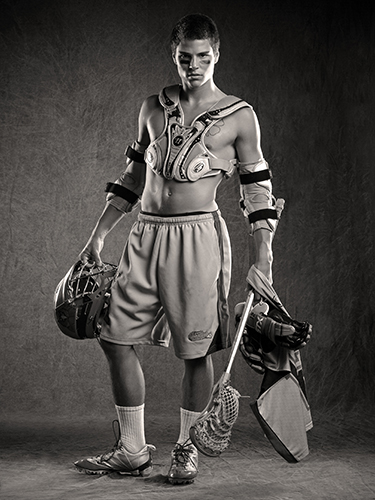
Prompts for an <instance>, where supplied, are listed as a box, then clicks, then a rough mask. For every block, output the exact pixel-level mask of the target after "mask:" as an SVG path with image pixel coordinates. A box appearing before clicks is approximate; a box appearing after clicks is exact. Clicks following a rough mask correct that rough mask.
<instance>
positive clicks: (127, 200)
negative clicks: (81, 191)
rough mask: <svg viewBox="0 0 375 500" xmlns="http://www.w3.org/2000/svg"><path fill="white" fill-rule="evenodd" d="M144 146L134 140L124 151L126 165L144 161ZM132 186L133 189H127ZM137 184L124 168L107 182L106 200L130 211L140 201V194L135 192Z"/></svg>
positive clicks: (123, 209) (122, 209) (126, 211)
mask: <svg viewBox="0 0 375 500" xmlns="http://www.w3.org/2000/svg"><path fill="white" fill-rule="evenodd" d="M145 150H146V146H143V145H142V144H139V142H137V141H135V142H133V144H132V145H131V146H128V148H127V149H126V151H125V155H126V156H127V165H129V164H130V163H131V162H136V163H145V161H144V152H145ZM130 186H132V187H133V189H129V187H130ZM137 187H138V185H137V182H136V180H135V179H134V177H133V176H132V175H131V173H129V172H127V170H126V169H125V170H124V172H123V173H122V174H121V176H120V177H119V178H118V179H117V180H116V181H115V182H108V183H107V186H106V189H105V191H106V193H108V194H107V197H106V201H107V202H109V203H110V204H111V205H113V206H114V207H115V208H117V209H118V210H120V212H123V213H129V212H131V211H132V210H133V209H134V208H135V207H136V206H137V205H138V204H139V202H140V196H139V195H138V194H137V193H136V192H135V190H136V189H137Z"/></svg>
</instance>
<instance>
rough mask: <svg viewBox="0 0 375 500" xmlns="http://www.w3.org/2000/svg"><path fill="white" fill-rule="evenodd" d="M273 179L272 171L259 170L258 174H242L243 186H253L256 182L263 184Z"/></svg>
mask: <svg viewBox="0 0 375 500" xmlns="http://www.w3.org/2000/svg"><path fill="white" fill-rule="evenodd" d="M268 179H272V173H271V170H269V169H268V168H267V169H264V170H258V171H257V172H250V173H248V174H240V183H241V184H253V183H254V182H262V181H267V180H268Z"/></svg>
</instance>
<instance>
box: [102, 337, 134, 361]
mask: <svg viewBox="0 0 375 500" xmlns="http://www.w3.org/2000/svg"><path fill="white" fill-rule="evenodd" d="M100 346H101V348H102V349H103V352H104V354H105V355H106V358H107V360H108V361H109V363H115V362H116V361H119V362H121V363H122V362H126V360H127V359H128V358H129V356H130V355H131V352H132V351H133V346H130V345H120V344H114V343H113V342H107V341H106V340H101V341H100Z"/></svg>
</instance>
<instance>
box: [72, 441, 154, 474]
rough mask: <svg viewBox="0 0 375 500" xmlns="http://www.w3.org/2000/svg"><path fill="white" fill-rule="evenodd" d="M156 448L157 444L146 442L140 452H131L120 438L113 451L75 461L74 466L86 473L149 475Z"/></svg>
mask: <svg viewBox="0 0 375 500" xmlns="http://www.w3.org/2000/svg"><path fill="white" fill-rule="evenodd" d="M155 450H156V448H155V446H153V445H151V444H146V446H145V447H144V448H142V449H141V450H140V451H139V452H138V453H130V452H129V451H127V450H126V449H125V447H124V446H123V445H122V444H121V441H120V440H119V441H118V442H117V444H116V445H115V447H114V448H113V449H112V450H111V451H109V452H107V453H103V454H102V455H97V456H96V457H91V458H84V459H82V460H78V461H77V462H74V466H75V468H76V469H77V470H78V471H79V472H84V473H85V474H94V475H103V474H110V473H111V472H118V473H119V474H130V475H132V476H149V475H150V474H151V472H152V457H151V451H155Z"/></svg>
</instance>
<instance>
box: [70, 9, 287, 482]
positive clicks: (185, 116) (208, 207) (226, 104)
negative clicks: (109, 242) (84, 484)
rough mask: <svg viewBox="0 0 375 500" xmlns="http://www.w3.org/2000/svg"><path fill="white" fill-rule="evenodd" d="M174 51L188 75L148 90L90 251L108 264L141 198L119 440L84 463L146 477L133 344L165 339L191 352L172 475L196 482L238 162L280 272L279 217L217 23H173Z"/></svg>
mask: <svg viewBox="0 0 375 500" xmlns="http://www.w3.org/2000/svg"><path fill="white" fill-rule="evenodd" d="M171 46H172V57H173V61H174V63H175V65H176V68H177V71H178V74H179V77H180V79H181V84H180V85H176V86H172V87H168V88H166V89H163V91H161V93H160V95H159V96H157V95H153V96H151V97H149V98H148V99H146V101H145V102H144V103H143V106H142V108H141V111H140V115H139V130H138V138H137V141H135V142H134V143H133V144H132V146H131V147H130V148H128V150H127V156H128V157H129V161H128V164H127V167H126V170H125V171H124V172H123V174H122V175H121V177H120V178H119V179H118V180H117V181H116V182H115V183H114V184H111V183H110V184H109V185H108V186H107V191H108V196H107V204H106V207H105V209H104V211H103V213H102V215H101V217H100V218H99V221H98V223H97V224H96V226H95V228H94V230H93V232H92V235H91V237H90V239H89V241H88V243H87V244H86V246H85V248H84V249H83V251H82V252H81V255H80V259H81V260H82V262H84V263H85V262H87V261H89V260H91V261H95V262H96V263H97V264H98V265H101V263H102V262H101V258H100V252H101V250H102V248H103V244H104V239H105V236H106V235H107V234H108V232H109V231H111V229H112V228H113V227H114V226H115V225H116V224H117V222H118V221H119V220H120V219H121V218H122V216H123V215H124V214H125V213H127V212H130V211H131V210H132V209H133V208H134V206H135V205H136V204H137V203H138V201H139V199H140V198H141V211H140V214H139V216H138V221H137V222H136V223H135V224H134V226H133V228H132V230H131V232H130V235H129V238H128V241H127V244H126V246H125V250H124V254H123V256H122V259H121V262H120V264H119V270H118V276H117V279H116V281H115V283H114V285H113V287H112V293H111V300H110V305H109V313H108V315H107V318H106V320H105V322H103V325H102V331H101V340H100V342H101V346H102V348H103V350H104V352H105V354H106V357H107V359H108V362H109V367H110V374H111V378H112V386H113V393H114V399H115V404H116V410H117V414H118V420H119V424H120V433H121V437H120V440H119V443H118V444H117V446H116V448H115V449H114V450H112V451H111V452H109V453H105V454H103V455H98V456H97V457H92V458H88V459H83V460H79V461H77V462H76V463H75V465H76V467H77V468H78V469H79V470H80V471H84V472H86V473H89V474H104V473H109V472H112V471H118V472H123V473H131V474H141V475H146V474H149V473H150V472H151V467H152V463H151V450H152V448H153V447H152V446H151V445H147V444H146V441H145V433H144V419H143V414H144V398H145V383H144V377H143V372H142V368H141V365H140V362H139V360H138V357H137V354H136V351H135V349H134V346H136V345H141V344H152V345H162V346H167V345H168V342H169V336H170V335H172V337H173V340H174V346H175V353H176V356H178V357H179V358H181V359H183V360H184V365H185V370H184V375H183V379H182V401H181V410H180V418H181V420H180V423H181V426H180V435H179V437H178V440H177V444H176V446H175V448H174V450H173V451H172V464H171V467H170V470H169V472H168V480H169V481H170V482H171V483H184V482H186V483H188V482H192V481H193V480H194V478H195V477H196V475H197V473H198V453H197V450H196V448H195V447H194V446H193V444H192V443H191V441H190V439H189V429H190V427H191V425H192V423H193V422H194V420H195V419H196V418H197V416H198V415H199V413H200V412H201V411H202V410H203V409H204V407H205V406H206V404H207V402H208V399H209V396H210V392H211V389H212V385H213V378H214V375H213V365H212V360H211V357H210V355H211V353H213V352H215V351H218V350H220V349H224V348H226V347H228V345H229V337H228V332H229V324H228V319H229V315H228V304H227V298H228V293H229V281H230V269H231V255H230V243H229V238H228V233H227V229H226V226H225V222H224V221H223V219H222V217H221V215H220V212H219V211H218V206H217V204H216V201H215V197H216V190H217V187H218V186H219V184H220V183H221V181H222V180H223V179H224V178H225V177H229V176H230V175H232V174H233V173H234V172H235V171H236V169H237V170H238V172H239V174H240V176H241V183H242V186H241V193H242V199H241V206H242V209H243V211H244V214H245V215H246V216H249V218H250V223H251V233H252V234H253V236H254V241H255V246H256V255H257V257H256V262H255V265H256V266H257V267H258V269H260V270H261V271H262V272H263V273H264V274H265V276H266V277H267V278H268V279H269V280H270V281H271V280H272V275H271V266H272V247H271V243H272V237H273V233H274V229H275V226H276V221H277V218H278V213H277V212H276V210H275V208H274V206H273V205H274V203H273V200H274V199H273V197H272V187H271V182H270V173H269V170H268V165H267V163H266V162H265V160H264V159H263V155H262V151H261V147H260V132H259V125H258V121H257V118H256V116H255V113H254V111H253V109H252V107H251V106H250V105H249V104H247V103H246V102H244V101H242V100H241V99H238V98H236V97H234V96H227V95H226V94H225V93H224V92H222V91H221V90H220V89H219V88H218V87H217V86H216V85H215V83H214V80H213V76H214V68H215V64H216V63H217V62H218V60H219V35H218V31H217V28H216V25H215V23H214V22H213V21H212V20H211V19H210V18H208V17H207V16H204V15H201V14H194V15H189V16H186V17H185V18H183V19H182V20H180V21H179V23H178V24H177V25H176V26H175V28H174V30H173V32H172V37H171Z"/></svg>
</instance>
